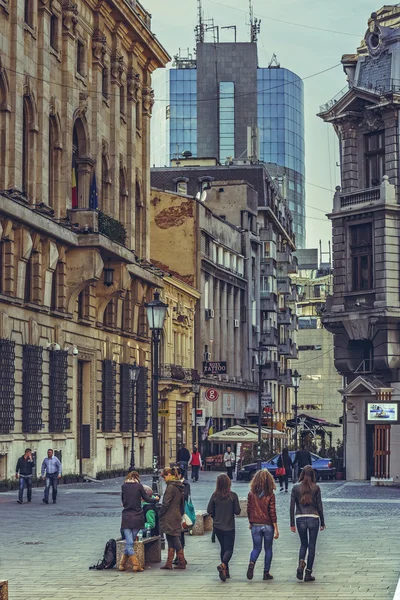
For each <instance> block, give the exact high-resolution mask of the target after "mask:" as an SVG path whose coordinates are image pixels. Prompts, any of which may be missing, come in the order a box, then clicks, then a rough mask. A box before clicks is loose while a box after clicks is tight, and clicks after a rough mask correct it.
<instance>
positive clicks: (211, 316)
mask: <svg viewBox="0 0 400 600" xmlns="http://www.w3.org/2000/svg"><path fill="white" fill-rule="evenodd" d="M208 314H209V315H210V319H213V318H214V309H213V308H209V309H208Z"/></svg>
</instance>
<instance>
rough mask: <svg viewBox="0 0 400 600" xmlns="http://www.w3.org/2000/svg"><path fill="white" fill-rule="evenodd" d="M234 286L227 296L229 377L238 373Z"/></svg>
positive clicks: (230, 288) (229, 289)
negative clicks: (236, 363)
mask: <svg viewBox="0 0 400 600" xmlns="http://www.w3.org/2000/svg"><path fill="white" fill-rule="evenodd" d="M234 300H235V299H234V287H233V286H232V285H230V286H229V288H228V297H227V315H226V317H227V319H226V325H227V330H228V348H227V373H228V375H229V377H234V376H235V375H236V369H235V351H236V349H235V330H234V318H235V317H234V314H235V305H234Z"/></svg>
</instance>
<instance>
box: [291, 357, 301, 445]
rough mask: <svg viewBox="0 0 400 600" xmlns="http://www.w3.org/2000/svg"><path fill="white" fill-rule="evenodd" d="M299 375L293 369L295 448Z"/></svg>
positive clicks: (295, 441) (296, 443) (295, 442)
mask: <svg viewBox="0 0 400 600" xmlns="http://www.w3.org/2000/svg"><path fill="white" fill-rule="evenodd" d="M300 379H301V375H300V374H299V373H298V372H297V369H295V371H294V373H293V375H292V382H293V387H294V427H295V429H294V438H295V440H294V444H295V446H294V447H295V450H298V442H297V392H298V391H299V386H300Z"/></svg>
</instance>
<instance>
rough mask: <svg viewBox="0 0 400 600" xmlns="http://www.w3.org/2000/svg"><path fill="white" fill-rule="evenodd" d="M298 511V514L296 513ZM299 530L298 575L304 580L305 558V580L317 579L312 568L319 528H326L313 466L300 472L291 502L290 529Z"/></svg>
mask: <svg viewBox="0 0 400 600" xmlns="http://www.w3.org/2000/svg"><path fill="white" fill-rule="evenodd" d="M295 512H296V514H295ZM296 526H297V531H298V532H299V537H300V544H301V545H300V552H299V566H298V568H297V573H296V577H297V579H300V580H302V579H303V574H304V568H305V566H306V562H305V558H306V554H307V550H308V556H307V568H306V574H305V576H304V581H315V577H313V576H312V568H313V564H314V558H315V548H316V544H317V537H318V530H319V529H321V531H323V530H324V529H325V519H324V509H323V506H322V499H321V490H320V488H319V485H317V483H316V477H315V471H314V469H313V468H312V467H310V466H307V467H304V468H303V470H302V471H301V473H300V477H299V483H298V484H296V485H294V486H293V489H292V497H291V502H290V529H291V530H292V531H293V533H296Z"/></svg>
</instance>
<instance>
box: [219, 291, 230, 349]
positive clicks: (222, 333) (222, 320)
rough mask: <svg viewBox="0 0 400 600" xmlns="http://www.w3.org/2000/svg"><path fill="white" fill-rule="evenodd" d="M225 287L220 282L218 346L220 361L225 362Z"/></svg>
mask: <svg viewBox="0 0 400 600" xmlns="http://www.w3.org/2000/svg"><path fill="white" fill-rule="evenodd" d="M226 288H227V285H226V283H224V282H223V281H222V282H221V335H220V340H221V346H220V360H226V357H227V353H228V348H227V345H228V335H227V334H228V332H227V320H226V316H227V314H226V312H227V311H226V309H227V289H226Z"/></svg>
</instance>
